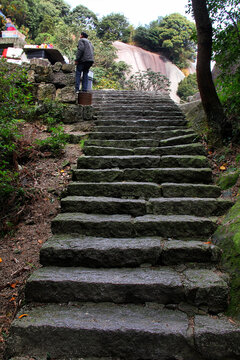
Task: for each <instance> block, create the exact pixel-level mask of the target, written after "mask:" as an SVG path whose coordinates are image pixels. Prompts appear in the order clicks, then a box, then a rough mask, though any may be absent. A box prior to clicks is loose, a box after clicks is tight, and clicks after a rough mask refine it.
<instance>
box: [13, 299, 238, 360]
mask: <svg viewBox="0 0 240 360" xmlns="http://www.w3.org/2000/svg"><path fill="white" fill-rule="evenodd" d="M24 313H26V314H28V316H26V317H22V318H21V319H19V318H18V317H19V316H20V315H21V314H24ZM219 334H221V335H220V336H221V341H219ZM169 344H170V346H169ZM47 353H48V354H49V355H50V357H51V358H54V359H65V358H66V354H67V357H68V359H69V358H73V357H76V358H78V359H79V358H85V359H87V358H88V359H89V360H90V358H92V357H94V358H95V359H96V360H97V358H99V360H100V358H107V359H108V360H110V359H112V360H117V359H119V358H121V359H128V360H139V359H148V360H156V359H158V360H170V359H184V360H193V359H194V360H207V359H211V360H226V359H229V360H230V359H231V360H233V359H237V358H238V357H239V356H240V330H239V327H238V326H237V325H234V324H233V323H230V322H229V321H228V319H227V318H225V317H224V318H221V319H219V318H217V317H214V318H213V317H211V316H207V315H195V316H194V317H193V319H192V321H191V322H190V321H189V318H188V316H187V314H186V313H184V312H182V311H178V310H175V311H174V310H168V309H165V308H163V306H162V305H158V304H149V305H146V306H142V305H134V304H131V305H130V304H129V305H119V304H112V303H100V304H89V303H88V304H84V303H83V304H78V305H75V306H74V305H72V306H66V305H48V304H47V305H44V306H38V307H33V308H28V307H25V308H23V309H22V310H21V311H20V312H19V313H18V315H17V319H16V320H15V321H14V322H13V325H12V332H11V337H10V338H9V340H8V351H7V354H8V357H9V358H11V357H13V356H18V355H20V356H23V355H25V356H30V357H33V356H35V357H36V358H39V357H42V358H46V354H47Z"/></svg>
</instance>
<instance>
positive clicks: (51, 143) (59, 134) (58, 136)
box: [36, 118, 69, 156]
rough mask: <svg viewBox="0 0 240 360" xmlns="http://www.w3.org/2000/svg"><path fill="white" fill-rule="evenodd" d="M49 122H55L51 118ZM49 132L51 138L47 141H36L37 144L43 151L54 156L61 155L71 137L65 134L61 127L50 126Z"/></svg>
mask: <svg viewBox="0 0 240 360" xmlns="http://www.w3.org/2000/svg"><path fill="white" fill-rule="evenodd" d="M48 121H50V122H54V120H53V119H50V118H49V119H48ZM48 131H49V132H50V134H51V136H49V137H47V138H46V139H42V140H36V144H37V145H38V147H39V149H40V150H41V151H50V152H51V153H52V154H53V155H54V156H57V155H60V154H61V152H62V150H63V149H64V147H65V145H66V144H67V142H68V138H69V135H68V134H65V132H64V129H63V127H62V126H60V125H55V126H49V128H48Z"/></svg>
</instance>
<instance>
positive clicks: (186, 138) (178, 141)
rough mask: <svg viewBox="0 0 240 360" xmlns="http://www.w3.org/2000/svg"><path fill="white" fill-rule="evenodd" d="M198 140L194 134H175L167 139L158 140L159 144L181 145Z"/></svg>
mask: <svg viewBox="0 0 240 360" xmlns="http://www.w3.org/2000/svg"><path fill="white" fill-rule="evenodd" d="M198 141H199V137H198V136H197V135H196V134H188V135H182V136H175V137H172V138H168V139H163V140H160V142H159V145H160V146H174V145H183V144H191V143H196V142H198Z"/></svg>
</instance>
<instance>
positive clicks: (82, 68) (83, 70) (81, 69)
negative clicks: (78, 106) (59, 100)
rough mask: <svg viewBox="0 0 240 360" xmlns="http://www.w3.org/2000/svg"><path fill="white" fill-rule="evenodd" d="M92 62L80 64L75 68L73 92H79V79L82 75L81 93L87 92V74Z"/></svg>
mask: <svg viewBox="0 0 240 360" xmlns="http://www.w3.org/2000/svg"><path fill="white" fill-rule="evenodd" d="M92 64H93V62H92V61H85V62H82V63H81V62H80V63H79V64H78V65H77V67H76V82H75V91H76V92H77V91H79V88H80V79H81V74H83V75H82V91H87V89H88V72H89V69H90V67H91V66H92Z"/></svg>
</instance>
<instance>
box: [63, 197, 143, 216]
mask: <svg viewBox="0 0 240 360" xmlns="http://www.w3.org/2000/svg"><path fill="white" fill-rule="evenodd" d="M61 209H62V212H84V213H88V214H91V213H92V214H129V215H132V216H141V215H145V214H146V201H145V200H139V199H134V200H132V199H121V198H112V197H93V196H90V197H89V196H68V197H66V198H63V199H62V200H61Z"/></svg>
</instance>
